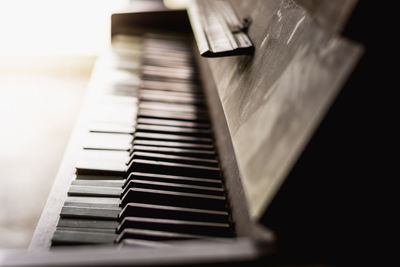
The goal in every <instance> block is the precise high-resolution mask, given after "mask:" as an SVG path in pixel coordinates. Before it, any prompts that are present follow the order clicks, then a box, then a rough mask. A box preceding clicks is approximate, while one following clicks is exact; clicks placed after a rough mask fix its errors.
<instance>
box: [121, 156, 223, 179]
mask: <svg viewBox="0 0 400 267" xmlns="http://www.w3.org/2000/svg"><path fill="white" fill-rule="evenodd" d="M133 171H135V172H151V173H159V174H167V175H174V174H176V175H180V176H189V177H199V178H202V177H207V178H211V179H212V178H214V179H217V178H219V177H220V169H219V168H216V167H207V166H200V165H193V164H183V163H172V162H165V161H153V160H144V159H133V160H132V161H131V163H130V165H129V166H128V170H127V173H128V175H129V173H131V172H133Z"/></svg>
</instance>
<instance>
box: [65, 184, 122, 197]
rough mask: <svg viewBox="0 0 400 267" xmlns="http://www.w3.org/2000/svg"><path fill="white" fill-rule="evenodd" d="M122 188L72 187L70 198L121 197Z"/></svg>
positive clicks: (69, 192)
mask: <svg viewBox="0 0 400 267" xmlns="http://www.w3.org/2000/svg"><path fill="white" fill-rule="evenodd" d="M121 191H122V189H121V188H117V187H105V186H84V185H71V187H70V188H69V191H68V195H69V196H92V197H99V196H100V197H119V196H120V195H121Z"/></svg>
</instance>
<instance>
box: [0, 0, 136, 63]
mask: <svg viewBox="0 0 400 267" xmlns="http://www.w3.org/2000/svg"><path fill="white" fill-rule="evenodd" d="M128 2H129V0H0V56H2V55H3V56H4V55H7V56H8V55H11V56H21V55H22V56H25V55H85V56H87V55H96V54H97V53H98V52H99V51H100V50H101V49H103V47H104V46H105V44H106V43H107V41H108V38H109V30H110V23H109V22H110V14H111V12H112V11H113V10H115V9H120V8H122V7H124V6H126V5H127V3H128Z"/></svg>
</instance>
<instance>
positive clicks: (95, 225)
mask: <svg viewBox="0 0 400 267" xmlns="http://www.w3.org/2000/svg"><path fill="white" fill-rule="evenodd" d="M117 226H118V222H117V221H116V220H115V221H114V220H94V219H77V218H73V219H71V218H60V220H59V221H58V224H57V227H69V228H91V229H113V230H114V231H115V229H116V228H117Z"/></svg>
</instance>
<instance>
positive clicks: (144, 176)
mask: <svg viewBox="0 0 400 267" xmlns="http://www.w3.org/2000/svg"><path fill="white" fill-rule="evenodd" d="M135 179H136V180H150V181H158V182H170V183H180V184H191V185H200V186H210V187H222V181H221V179H206V178H197V177H185V176H178V175H165V174H156V173H144V172H132V173H130V174H129V176H128V178H127V179H126V180H125V183H124V187H125V185H126V184H127V183H128V182H129V181H130V180H135Z"/></svg>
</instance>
